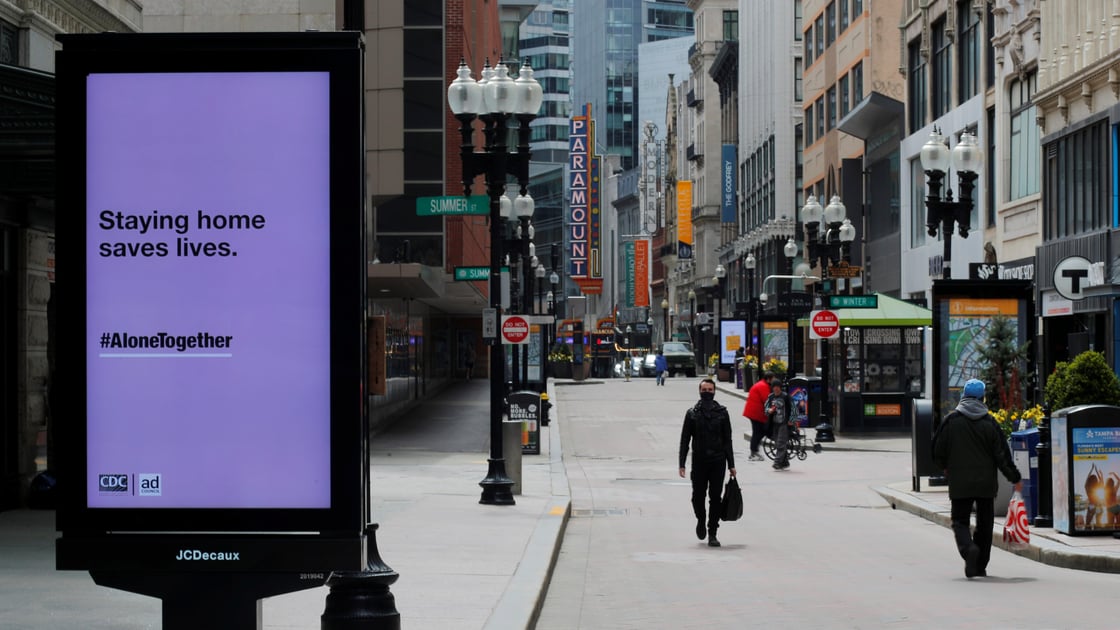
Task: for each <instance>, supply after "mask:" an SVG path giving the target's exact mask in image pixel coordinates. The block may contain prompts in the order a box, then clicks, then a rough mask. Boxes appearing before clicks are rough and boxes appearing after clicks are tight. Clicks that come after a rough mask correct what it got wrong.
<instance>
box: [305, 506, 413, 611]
mask: <svg viewBox="0 0 1120 630" xmlns="http://www.w3.org/2000/svg"><path fill="white" fill-rule="evenodd" d="M377 527H378V525H377V523H370V524H369V525H367V526H366V544H367V545H368V547H367V558H368V560H367V564H366V568H365V569H364V570H362V571H335V572H333V573H331V577H330V579H328V580H327V586H328V587H329V588H330V589H331V592H330V594H328V595H327V605H326V608H325V609H324V610H323V616H322V617H321V618H320V620H321V623H320V626H319V628H320V630H400V627H401V614H400V613H399V612H397V604H396V599H395V598H394V597H393V594H392V593H391V592H389V586H390V585H391V584H393V582H396V581H397V578H398V577H400V576H399V575H398V574H397V572H396V571H394V570H393V569H391V568H390V567H389V565H387V564H385V562H384V561H383V560H382V559H381V554H380V553H379V552H378V551H377Z"/></svg>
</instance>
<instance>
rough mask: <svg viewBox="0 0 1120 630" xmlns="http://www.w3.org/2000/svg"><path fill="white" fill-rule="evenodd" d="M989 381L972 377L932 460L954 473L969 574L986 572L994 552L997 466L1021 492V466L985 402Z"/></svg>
mask: <svg viewBox="0 0 1120 630" xmlns="http://www.w3.org/2000/svg"><path fill="white" fill-rule="evenodd" d="M984 391H985V386H984V382H983V381H981V380H977V379H970V380H969V381H968V382H967V383H965V385H964V390H963V391H962V392H961V400H960V403H959V404H958V405H957V408H956V409H954V410H953V411H951V412H950V413H949V414H948V415H946V416H945V419H944V420H942V421H941V424H940V426H938V428H937V433H936V434H935V435H934V437H933V463H934V465H935V466H937V467H938V468H940V469H942V470H944V471H945V472H946V474H947V475H948V477H949V499H950V501H951V503H952V508H951V516H950V517H951V519H952V526H953V537H954V538H955V539H956V543H957V550H958V551H959V552H960V554H961V558H964V575H965V577H967V578H973V577H984V576H986V575H987V574H988V573H987V569H988V561H989V560H990V559H991V555H992V527H993V526H994V525H995V496H996V493H997V491H998V484H997V479H996V471H997V469H998V471H999V472H1002V473H1003V476H1004V477H1007V480H1008V481H1010V482H1011V483H1013V484H1015V491H1016V492H1022V490H1023V482H1022V475H1020V474H1019V469H1018V468H1016V467H1015V464H1014V463H1013V462H1012V461H1011V449H1010V448H1008V446H1007V440H1006V439H1004V437H1003V432H1002V431H1000V428H999V425H998V424H997V423H996V419H995V418H993V417H992V414H991V413H989V412H988V407H987V406H986V405H985V404H984ZM974 504H975V506H976V531H975V532H972V533H971V535H970V532H969V517H970V516H971V515H972V506H973V505H974Z"/></svg>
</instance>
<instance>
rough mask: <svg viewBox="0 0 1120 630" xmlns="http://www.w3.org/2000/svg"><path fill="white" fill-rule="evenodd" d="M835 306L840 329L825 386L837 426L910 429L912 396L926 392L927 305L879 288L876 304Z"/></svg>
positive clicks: (832, 344) (832, 345)
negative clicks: (861, 306)
mask: <svg viewBox="0 0 1120 630" xmlns="http://www.w3.org/2000/svg"><path fill="white" fill-rule="evenodd" d="M834 312H835V313H836V314H837V316H838V317H839V319H840V328H841V330H840V337H839V339H834V340H832V341H831V342H829V344H828V357H827V360H828V382H827V383H826V384H825V387H826V389H827V392H828V405H829V408H830V409H831V413H830V416H831V417H832V418H833V424H834V425H835V427H836V430H837V431H841V432H851V433H855V432H875V431H885V432H909V431H910V405H911V401H912V400H913V399H914V398H920V397H922V396H923V395H924V393H925V392H924V386H925V363H926V356H925V339H926V338H927V335H926V332H927V331H928V329H929V326H930V323H931V321H932V320H931V313H930V311H929V309H925V308H922V307H920V306H917V305H914V304H911V303H909V302H904V301H902V300H898V299H896V298H892V297H889V296H886V295H882V294H879V295H878V307H877V308H873V309H870V308H868V309H863V308H842V309H835V310H834ZM806 322H807V320H804V319H803V320H800V321H799V322H798V325H799V326H805V325H807V324H806ZM823 367H824V366H823V365H822V368H823ZM823 375H824V371H823V370H822V376H823Z"/></svg>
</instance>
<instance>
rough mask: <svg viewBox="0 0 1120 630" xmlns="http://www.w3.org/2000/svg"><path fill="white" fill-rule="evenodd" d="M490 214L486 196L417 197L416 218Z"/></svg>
mask: <svg viewBox="0 0 1120 630" xmlns="http://www.w3.org/2000/svg"><path fill="white" fill-rule="evenodd" d="M463 214H478V215H487V214H490V198H489V197H487V196H486V195H471V196H470V197H464V196H462V195H450V196H446V197H417V198H416V216H418V217H436V216H445V215H463Z"/></svg>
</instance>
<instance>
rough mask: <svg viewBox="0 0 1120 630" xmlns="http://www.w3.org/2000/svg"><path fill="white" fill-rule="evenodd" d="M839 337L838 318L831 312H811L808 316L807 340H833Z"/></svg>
mask: <svg viewBox="0 0 1120 630" xmlns="http://www.w3.org/2000/svg"><path fill="white" fill-rule="evenodd" d="M838 336H840V318H839V317H837V316H836V313H833V312H832V311H813V312H812V313H810V314H809V338H810V339H833V338H835V337H838Z"/></svg>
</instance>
